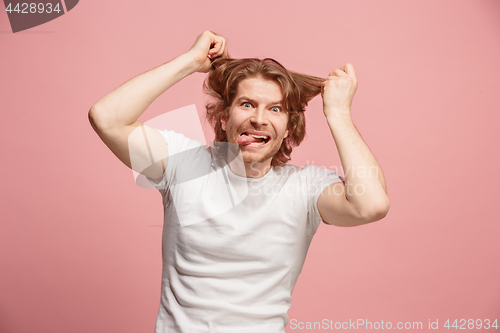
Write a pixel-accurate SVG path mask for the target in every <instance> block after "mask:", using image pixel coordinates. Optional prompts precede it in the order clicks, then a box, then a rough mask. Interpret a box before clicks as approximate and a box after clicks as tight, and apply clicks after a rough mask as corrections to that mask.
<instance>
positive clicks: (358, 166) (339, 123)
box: [327, 112, 389, 215]
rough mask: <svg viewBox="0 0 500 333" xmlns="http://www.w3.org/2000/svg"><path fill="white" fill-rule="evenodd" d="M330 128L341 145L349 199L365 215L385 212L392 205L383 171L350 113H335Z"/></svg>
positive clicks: (339, 148) (330, 117) (340, 154)
mask: <svg viewBox="0 0 500 333" xmlns="http://www.w3.org/2000/svg"><path fill="white" fill-rule="evenodd" d="M331 114H334V115H332V116H328V117H327V121H328V125H329V127H330V130H331V132H332V136H333V138H334V140H335V144H336V145H337V149H338V152H339V156H340V160H341V162H342V167H343V169H344V177H345V180H346V184H345V185H346V197H347V199H348V200H349V202H351V203H352V204H353V205H354V207H355V208H356V210H357V211H358V212H360V214H361V215H366V214H372V213H373V212H374V211H375V212H377V211H380V210H383V208H384V207H386V206H387V205H388V202H389V200H388V198H387V194H386V186H385V179H384V176H383V174H382V170H381V168H380V166H379V164H378V162H377V160H376V159H375V157H374V156H373V154H372V153H371V151H370V149H369V148H368V146H367V145H366V143H365V142H364V141H363V139H362V138H361V135H360V134H359V132H358V130H357V129H356V127H355V126H354V123H353V121H352V119H351V117H350V114H349V113H348V112H346V113H342V112H331Z"/></svg>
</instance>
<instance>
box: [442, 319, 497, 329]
mask: <svg viewBox="0 0 500 333" xmlns="http://www.w3.org/2000/svg"><path fill="white" fill-rule="evenodd" d="M443 326H444V327H446V328H447V329H450V328H454V329H457V330H466V329H470V330H472V329H482V328H484V329H490V328H492V329H498V319H495V320H494V321H493V322H491V320H489V319H476V320H474V319H469V320H465V319H455V321H454V322H453V323H452V324H451V325H450V319H448V320H447V321H446V323H445V324H444V325H443Z"/></svg>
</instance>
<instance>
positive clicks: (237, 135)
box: [221, 78, 288, 166]
mask: <svg viewBox="0 0 500 333" xmlns="http://www.w3.org/2000/svg"><path fill="white" fill-rule="evenodd" d="M282 99H283V94H282V92H281V87H280V86H279V85H278V83H276V82H274V81H271V80H265V79H262V78H248V79H244V80H243V81H241V82H240V83H239V85H238V89H237V93H236V96H235V98H234V101H233V103H232V105H231V108H230V110H229V119H221V125H222V129H223V130H224V131H226V135H227V140H228V141H229V142H231V143H235V144H238V145H239V147H240V149H241V152H242V155H243V161H244V162H245V164H253V163H259V164H261V165H260V166H268V165H271V160H272V158H273V156H274V155H276V153H277V152H278V151H279V149H280V147H281V143H282V142H283V139H284V138H286V137H287V136H288V130H287V125H288V113H287V111H286V110H284V108H283V106H282V104H281V101H282Z"/></svg>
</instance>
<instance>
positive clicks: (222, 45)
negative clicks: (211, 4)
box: [188, 30, 229, 73]
mask: <svg viewBox="0 0 500 333" xmlns="http://www.w3.org/2000/svg"><path fill="white" fill-rule="evenodd" d="M188 53H190V54H192V56H193V59H194V61H195V63H196V66H197V69H196V72H201V73H207V72H208V71H209V70H210V68H211V66H212V60H213V59H215V58H218V57H223V58H227V57H229V55H228V53H227V48H226V39H225V38H224V37H221V36H218V35H216V34H215V33H213V32H212V31H209V30H206V31H204V32H203V33H201V34H200V35H199V36H198V37H197V38H196V41H195V42H194V44H193V46H192V47H191V49H190V50H189V51H188Z"/></svg>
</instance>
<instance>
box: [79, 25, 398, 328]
mask: <svg viewBox="0 0 500 333" xmlns="http://www.w3.org/2000/svg"><path fill="white" fill-rule="evenodd" d="M225 44H226V41H225V39H224V38H222V37H220V36H217V35H216V34H214V33H212V32H210V31H205V32H203V33H202V34H201V35H199V36H198V38H197V39H196V41H195V43H194V45H193V46H192V48H191V49H190V50H189V51H188V52H187V53H185V54H183V55H181V56H179V57H178V58H175V59H173V60H172V61H170V62H168V63H166V64H164V65H162V66H159V67H157V68H155V69H153V70H151V71H149V72H146V73H143V74H141V75H139V76H137V77H135V78H133V79H132V80H130V81H128V82H126V83H125V84H123V85H122V86H120V87H119V88H117V89H116V90H115V91H113V92H111V93H110V94H108V95H106V96H105V97H103V98H102V99H101V100H100V101H98V102H97V103H96V104H95V105H94V106H93V107H92V108H91V110H90V112H89V119H90V122H91V124H92V126H93V128H94V129H95V131H96V132H97V134H98V135H99V136H100V137H101V139H102V140H103V141H104V143H105V144H106V145H107V146H108V147H109V148H110V149H111V151H112V152H113V153H114V154H115V155H116V156H117V157H118V158H119V159H120V160H121V161H122V162H124V163H125V164H126V165H127V166H128V167H130V168H134V170H136V171H138V172H141V173H143V174H144V175H145V176H146V177H147V178H148V180H149V181H150V182H151V183H152V184H154V185H155V186H156V187H157V188H158V189H159V190H160V192H161V194H162V196H163V203H164V212H165V221H164V232H163V273H162V288H161V290H162V295H161V304H160V309H159V312H158V317H157V323H156V332H157V333H158V332H221V333H224V332H231V333H234V332H248V333H250V332H252V333H255V332H259V333H265V332H270V333H271V332H273V333H276V332H284V327H285V326H286V325H287V323H288V317H287V315H286V312H287V311H288V309H289V308H290V306H291V293H292V291H293V288H294V286H295V282H296V281H297V278H298V275H299V273H300V271H301V269H302V266H303V263H304V260H305V257H306V254H307V250H308V248H309V244H310V242H311V240H312V237H313V235H314V233H315V232H316V230H317V227H318V225H319V223H320V221H321V220H323V221H324V222H325V223H327V224H333V225H338V226H355V225H361V224H365V223H369V222H373V221H377V220H380V219H381V218H383V217H384V216H385V215H386V214H387V211H388V209H389V200H388V197H387V195H386V190H385V181H384V178H383V175H382V172H381V170H380V167H379V165H378V163H377V162H376V160H375V158H374V157H373V155H372V154H371V152H370V150H369V149H368V147H367V146H366V144H365V143H364V142H363V140H362V139H361V136H360V135H359V133H358V132H357V130H356V128H355V127H354V124H353V123H352V120H351V117H350V108H351V102H352V99H353V97H354V94H355V92H356V88H357V81H356V75H355V73H354V68H353V67H352V65H351V64H347V65H345V66H343V67H341V68H339V69H336V70H334V71H333V72H332V73H330V75H329V76H328V77H327V79H326V80H325V79H321V78H316V77H313V76H307V75H303V74H299V73H295V72H291V71H288V70H286V69H285V68H284V67H283V66H281V65H280V64H279V63H277V62H276V61H274V60H272V59H264V60H258V59H231V58H229V56H228V54H227V50H226V45H225ZM194 72H201V73H207V72H208V73H209V75H208V77H207V80H206V81H205V85H204V88H205V92H207V93H208V94H209V95H211V96H212V97H213V98H214V102H213V103H210V104H208V105H207V116H208V117H207V118H208V119H209V121H210V122H211V123H212V124H213V125H214V130H215V132H216V138H215V141H216V142H215V143H214V144H212V145H211V146H210V147H208V148H206V147H202V146H201V143H200V142H198V141H195V140H191V139H189V138H186V137H184V136H183V135H182V134H178V133H175V132H173V131H168V130H156V129H152V128H150V127H148V126H145V125H143V124H142V123H141V122H140V121H138V120H137V119H138V117H139V116H140V115H141V114H142V113H143V112H144V111H145V110H146V108H147V107H148V106H149V105H150V104H151V102H152V101H153V100H154V99H156V98H157V97H158V96H159V95H161V94H162V93H163V92H164V91H166V90H167V89H168V88H169V87H171V86H172V85H174V84H175V83H176V82H178V81H179V80H181V79H182V78H184V77H186V76H188V75H190V74H192V73H194ZM319 93H321V95H322V97H323V107H324V108H323V109H324V114H325V117H326V120H327V123H328V125H329V127H330V129H331V132H332V135H333V138H334V140H335V143H336V145H337V149H338V152H339V155H340V158H341V161H342V165H343V167H344V170H348V172H346V175H345V178H342V177H340V176H338V174H337V173H336V172H334V171H330V170H327V169H324V168H318V167H316V166H306V167H302V168H300V167H296V166H292V165H288V164H286V162H287V161H288V160H289V159H290V157H289V156H290V153H291V151H292V147H293V146H296V145H298V144H300V142H301V141H302V140H303V138H304V135H305V118H304V108H305V106H306V105H307V102H308V101H309V100H310V99H311V98H313V97H314V96H316V95H317V94H319ZM235 148H236V149H235Z"/></svg>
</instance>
